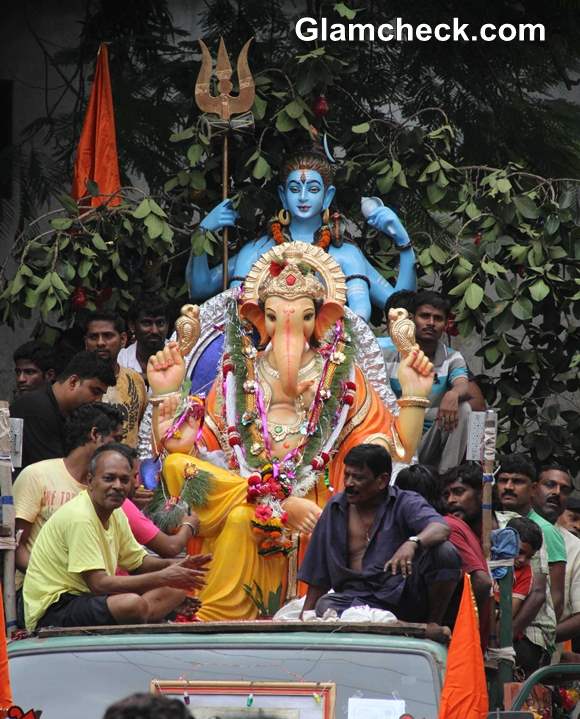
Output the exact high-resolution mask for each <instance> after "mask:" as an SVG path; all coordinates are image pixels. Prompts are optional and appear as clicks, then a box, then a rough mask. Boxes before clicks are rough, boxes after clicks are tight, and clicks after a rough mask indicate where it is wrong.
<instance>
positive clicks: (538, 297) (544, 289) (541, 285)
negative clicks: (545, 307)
mask: <svg viewBox="0 0 580 719" xmlns="http://www.w3.org/2000/svg"><path fill="white" fill-rule="evenodd" d="M528 289H529V292H530V295H531V296H532V299H533V300H535V301H536V302H541V301H542V300H543V299H544V298H545V297H547V296H548V295H549V294H550V288H549V286H548V285H547V284H546V283H545V282H544V280H542V279H539V280H536V282H534V284H533V285H530V287H529V288H528Z"/></svg>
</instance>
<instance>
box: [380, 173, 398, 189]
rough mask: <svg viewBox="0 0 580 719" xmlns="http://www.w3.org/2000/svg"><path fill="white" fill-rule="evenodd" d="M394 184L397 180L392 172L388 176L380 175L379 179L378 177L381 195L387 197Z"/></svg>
mask: <svg viewBox="0 0 580 719" xmlns="http://www.w3.org/2000/svg"><path fill="white" fill-rule="evenodd" d="M394 182H395V178H394V177H393V176H392V175H391V173H390V172H388V173H387V174H386V175H379V177H377V190H378V192H379V194H381V195H387V194H388V193H389V192H390V191H391V188H392V187H393V184H394Z"/></svg>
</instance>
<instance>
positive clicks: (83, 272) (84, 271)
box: [36, 257, 93, 291]
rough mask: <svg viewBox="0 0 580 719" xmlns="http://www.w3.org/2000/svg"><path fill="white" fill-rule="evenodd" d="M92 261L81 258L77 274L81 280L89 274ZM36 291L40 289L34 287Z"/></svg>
mask: <svg viewBox="0 0 580 719" xmlns="http://www.w3.org/2000/svg"><path fill="white" fill-rule="evenodd" d="M92 264H93V263H92V262H91V261H90V260H89V259H87V258H86V257H85V258H83V259H82V260H81V264H80V265H79V271H78V275H79V277H80V278H81V280H84V278H85V277H86V276H87V275H88V274H89V272H90V271H91V267H92ZM36 289H37V291H38V290H40V287H37V288H36Z"/></svg>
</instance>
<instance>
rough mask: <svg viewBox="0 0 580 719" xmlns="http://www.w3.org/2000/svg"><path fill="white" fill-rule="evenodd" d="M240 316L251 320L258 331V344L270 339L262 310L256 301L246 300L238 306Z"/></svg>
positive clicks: (263, 343)
mask: <svg viewBox="0 0 580 719" xmlns="http://www.w3.org/2000/svg"><path fill="white" fill-rule="evenodd" d="M240 317H241V318H242V319H244V320H248V321H249V322H251V323H252V324H253V325H254V327H255V328H256V329H257V330H258V332H259V333H260V344H261V345H265V344H267V342H268V340H269V339H270V338H269V337H268V335H267V334H266V322H265V320H264V310H263V309H262V308H261V307H260V305H259V304H258V303H257V302H253V301H252V300H248V301H247V302H244V303H243V305H242V306H241V307H240Z"/></svg>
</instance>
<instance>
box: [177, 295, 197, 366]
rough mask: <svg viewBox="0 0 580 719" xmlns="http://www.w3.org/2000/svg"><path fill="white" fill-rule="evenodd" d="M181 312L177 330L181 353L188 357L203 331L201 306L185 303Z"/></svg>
mask: <svg viewBox="0 0 580 719" xmlns="http://www.w3.org/2000/svg"><path fill="white" fill-rule="evenodd" d="M180 312H181V314H180V316H179V317H178V319H177V321H176V322H175V331H176V332H177V343H178V345H179V353H180V354H181V356H182V357H187V355H188V354H189V353H190V352H191V350H192V349H193V347H194V345H195V344H196V342H197V340H198V339H199V335H200V332H201V323H200V321H199V307H198V306H197V305H183V307H182V308H181V310H180Z"/></svg>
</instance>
